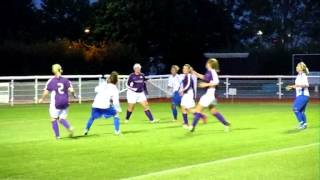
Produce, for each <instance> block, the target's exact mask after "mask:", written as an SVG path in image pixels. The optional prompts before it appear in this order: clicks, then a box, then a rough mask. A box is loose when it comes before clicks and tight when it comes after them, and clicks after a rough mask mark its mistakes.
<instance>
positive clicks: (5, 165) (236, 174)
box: [0, 103, 320, 180]
mask: <svg viewBox="0 0 320 180" xmlns="http://www.w3.org/2000/svg"><path fill="white" fill-rule="evenodd" d="M90 106H91V105H90V104H82V105H78V104H73V105H72V106H71V107H70V112H69V120H70V122H71V123H72V125H73V126H74V127H75V128H76V137H75V138H72V139H71V138H62V139H61V140H59V141H57V140H55V139H54V137H53V132H52V130H51V125H50V123H49V119H48V107H47V105H17V106H14V107H5V106H0V179H46V180H47V179H59V180H61V179H62V180H63V179H120V178H130V177H135V176H140V175H144V174H149V173H154V172H159V171H164V170H169V169H175V168H179V167H185V166H188V165H195V164H201V163H206V162H211V161H217V160H218V161H219V160H223V159H227V158H231V157H239V156H244V155H248V154H253V153H259V152H267V151H273V150H278V149H283V148H290V147H296V146H302V145H308V144H313V143H319V120H320V111H319V104H310V105H309V106H308V109H307V115H308V121H309V128H308V129H307V130H304V131H296V130H295V127H296V125H297V123H296V120H295V117H294V115H293V113H292V111H291V105H290V104H220V105H219V109H220V111H221V112H222V113H223V114H224V115H225V116H226V118H227V119H228V120H229V121H230V122H231V123H232V131H231V132H229V133H225V132H224V131H223V127H222V125H221V124H219V123H218V122H217V121H216V120H215V118H213V117H211V116H210V119H209V123H208V124H206V125H203V124H199V126H198V127H197V130H196V132H195V133H193V134H190V133H188V132H186V131H185V130H184V129H183V128H182V127H181V124H180V123H181V121H179V123H175V122H171V113H170V111H169V104H166V103H159V104H157V103H152V104H151V108H152V111H153V113H154V115H155V116H156V117H157V118H160V119H161V122H160V123H159V124H150V123H148V121H147V120H146V117H145V115H144V113H143V111H142V109H141V108H140V107H137V108H136V110H135V112H134V113H133V116H132V119H131V122H130V123H129V124H124V123H123V124H121V130H122V133H123V134H122V136H115V135H114V134H113V124H112V122H113V121H112V120H103V119H101V120H98V121H96V122H95V123H94V124H93V126H92V129H91V131H90V134H89V135H88V136H86V137H83V136H82V130H83V127H84V126H85V123H86V121H87V118H88V116H89V112H90ZM123 109H125V107H123ZM124 115H125V113H122V114H121V117H122V120H123V117H124ZM191 118H192V116H190V119H191ZM60 131H61V132H62V137H66V136H67V134H66V131H65V130H64V129H63V128H62V127H60ZM319 163H320V159H319V146H318V145H317V146H311V147H307V148H301V149H292V150H288V151H281V152H275V153H269V154H262V155H259V156H255V157H249V158H244V159H239V160H235V161H226V162H224V161H222V162H221V163H214V164H209V165H207V166H201V167H199V168H191V169H187V170H183V169H182V170H181V169H180V170H179V169H177V170H174V171H171V172H170V173H163V174H160V175H159V174H158V175H154V176H153V175H151V176H147V177H141V179H218V180H220V179H232V180H243V179H248V180H261V179H262V180H264V179H266V180H267V179H268V180H269V179H273V180H277V179H279V180H315V179H318V178H319V176H320V172H319V168H320V166H319Z"/></svg>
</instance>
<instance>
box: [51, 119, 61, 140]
mask: <svg viewBox="0 0 320 180" xmlns="http://www.w3.org/2000/svg"><path fill="white" fill-rule="evenodd" d="M51 125H52V129H53V132H54V135H55V136H56V137H59V136H60V133H59V125H58V120H55V121H52V122H51Z"/></svg>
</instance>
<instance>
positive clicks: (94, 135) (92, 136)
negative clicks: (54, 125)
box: [61, 133, 110, 140]
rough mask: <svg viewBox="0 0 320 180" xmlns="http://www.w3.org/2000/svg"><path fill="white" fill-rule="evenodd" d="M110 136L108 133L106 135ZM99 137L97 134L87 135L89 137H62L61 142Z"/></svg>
mask: <svg viewBox="0 0 320 180" xmlns="http://www.w3.org/2000/svg"><path fill="white" fill-rule="evenodd" d="M106 134H110V133H106ZM99 136H100V135H98V134H89V135H77V136H73V137H63V138H61V140H75V139H80V138H94V137H99Z"/></svg>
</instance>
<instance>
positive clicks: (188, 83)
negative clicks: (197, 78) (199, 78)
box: [181, 74, 194, 93]
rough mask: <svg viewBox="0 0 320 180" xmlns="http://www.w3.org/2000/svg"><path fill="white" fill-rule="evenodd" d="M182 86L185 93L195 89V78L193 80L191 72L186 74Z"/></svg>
mask: <svg viewBox="0 0 320 180" xmlns="http://www.w3.org/2000/svg"><path fill="white" fill-rule="evenodd" d="M181 88H182V91H183V92H184V93H186V92H187V91H189V90H190V89H191V90H193V91H194V80H193V78H192V75H191V74H187V75H185V76H184V78H183V80H182V86H181Z"/></svg>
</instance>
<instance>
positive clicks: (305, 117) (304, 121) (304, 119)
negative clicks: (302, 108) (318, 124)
mask: <svg viewBox="0 0 320 180" xmlns="http://www.w3.org/2000/svg"><path fill="white" fill-rule="evenodd" d="M301 113H302V119H303V123H307V116H306V113H305V112H301Z"/></svg>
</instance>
